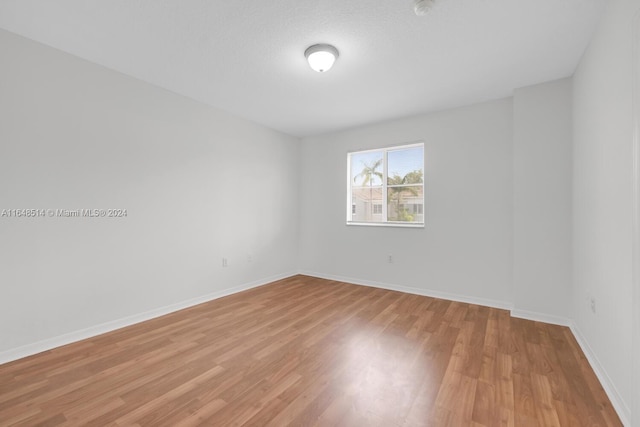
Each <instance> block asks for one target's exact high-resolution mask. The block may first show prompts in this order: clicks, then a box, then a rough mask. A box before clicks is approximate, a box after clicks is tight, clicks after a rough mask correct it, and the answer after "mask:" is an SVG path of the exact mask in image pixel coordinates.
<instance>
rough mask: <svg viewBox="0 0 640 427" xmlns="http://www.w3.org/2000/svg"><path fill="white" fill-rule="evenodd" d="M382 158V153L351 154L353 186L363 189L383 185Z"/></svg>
mask: <svg viewBox="0 0 640 427" xmlns="http://www.w3.org/2000/svg"><path fill="white" fill-rule="evenodd" d="M382 158H383V153H382V151H372V152H367V153H353V154H351V184H352V185H357V186H363V187H368V186H376V185H382V174H383V171H384V165H383V162H382Z"/></svg>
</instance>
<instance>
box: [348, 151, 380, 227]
mask: <svg viewBox="0 0 640 427" xmlns="http://www.w3.org/2000/svg"><path fill="white" fill-rule="evenodd" d="M362 164H363V167H362V170H361V171H360V173H359V174H358V175H356V176H354V177H353V182H356V181H357V180H358V178H360V177H362V183H361V185H362V186H363V187H364V186H366V185H369V210H370V214H371V217H373V179H374V178H375V177H378V178H380V182H382V178H383V176H382V172H380V171H379V170H378V169H379V168H380V166H382V159H378V160H376V161H375V162H373V163H371V164H369V163H364V162H362ZM371 217H370V218H371Z"/></svg>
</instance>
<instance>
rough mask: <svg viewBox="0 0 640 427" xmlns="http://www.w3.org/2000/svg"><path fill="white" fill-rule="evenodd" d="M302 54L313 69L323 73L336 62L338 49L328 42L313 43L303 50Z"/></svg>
mask: <svg viewBox="0 0 640 427" xmlns="http://www.w3.org/2000/svg"><path fill="white" fill-rule="evenodd" d="M304 56H305V58H307V61H308V62H309V66H310V67H311V68H312V69H313V70H315V71H317V72H319V73H324V72H325V71H329V70H330V69H331V67H333V63H334V62H336V59H337V58H338V49H336V48H335V47H333V46H331V45H330V44H314V45H313V46H310V47H309V48H307V50H305V51H304Z"/></svg>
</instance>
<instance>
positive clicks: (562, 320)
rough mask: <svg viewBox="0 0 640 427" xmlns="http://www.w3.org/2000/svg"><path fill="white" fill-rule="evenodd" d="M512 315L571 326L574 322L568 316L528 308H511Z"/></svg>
mask: <svg viewBox="0 0 640 427" xmlns="http://www.w3.org/2000/svg"><path fill="white" fill-rule="evenodd" d="M511 316H512V317H517V318H519V319H527V320H533V321H536V322H543V323H551V324H552V325H560V326H571V325H572V324H573V322H572V321H571V319H569V318H566V317H561V316H554V315H552V314H545V313H538V312H535V311H528V310H518V309H513V310H511Z"/></svg>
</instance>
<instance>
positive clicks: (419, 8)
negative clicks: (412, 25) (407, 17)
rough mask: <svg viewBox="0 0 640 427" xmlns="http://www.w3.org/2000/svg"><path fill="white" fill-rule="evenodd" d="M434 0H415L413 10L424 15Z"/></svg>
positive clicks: (419, 14)
mask: <svg viewBox="0 0 640 427" xmlns="http://www.w3.org/2000/svg"><path fill="white" fill-rule="evenodd" d="M434 3H435V0H415V2H414V5H413V10H414V11H415V12H416V15H418V16H424V15H426V14H427V12H429V10H430V9H431V8H432V7H433V4H434Z"/></svg>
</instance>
